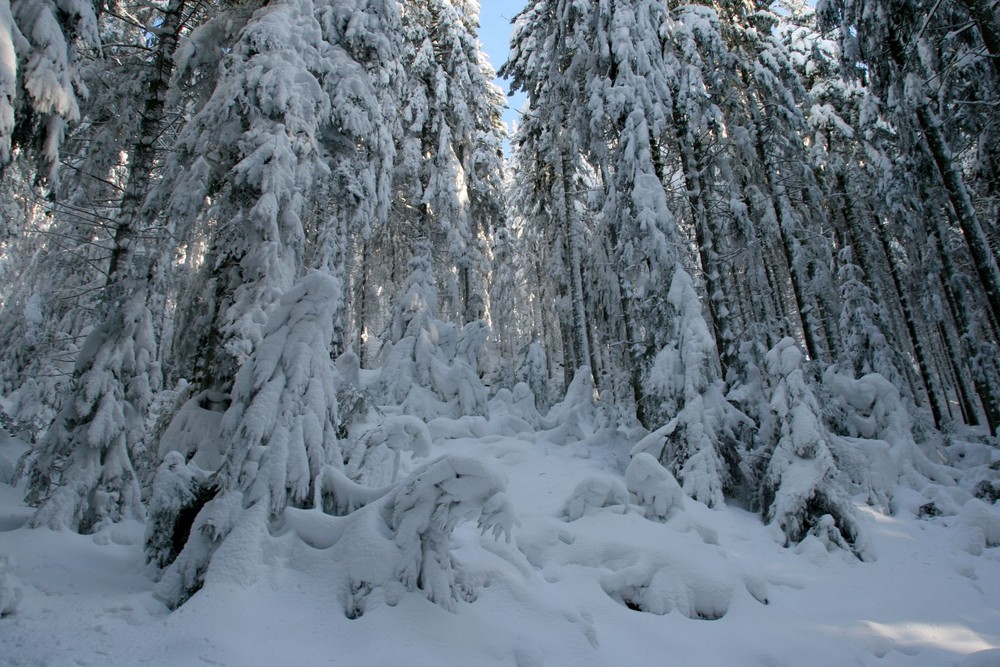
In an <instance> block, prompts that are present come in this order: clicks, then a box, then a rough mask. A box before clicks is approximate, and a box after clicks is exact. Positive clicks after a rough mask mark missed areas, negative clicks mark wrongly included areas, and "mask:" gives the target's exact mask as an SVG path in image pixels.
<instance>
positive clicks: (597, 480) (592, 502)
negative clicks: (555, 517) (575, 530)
mask: <svg viewBox="0 0 1000 667" xmlns="http://www.w3.org/2000/svg"><path fill="white" fill-rule="evenodd" d="M615 505H619V506H621V507H623V508H626V509H627V508H628V489H626V488H625V485H624V484H622V482H621V480H619V479H616V478H614V477H607V476H603V477H596V476H595V477H588V478H587V479H585V480H583V481H582V482H580V483H579V484H577V485H576V487H575V488H574V489H573V492H572V493H571V494H570V496H569V498H567V499H566V503H565V504H564V505H563V510H562V515H563V517H564V518H565V519H566V520H567V521H576V520H577V519H579V518H580V517H583V516H586V515H587V514H590V513H592V512H593V511H595V510H598V509H600V508H602V507H612V506H615Z"/></svg>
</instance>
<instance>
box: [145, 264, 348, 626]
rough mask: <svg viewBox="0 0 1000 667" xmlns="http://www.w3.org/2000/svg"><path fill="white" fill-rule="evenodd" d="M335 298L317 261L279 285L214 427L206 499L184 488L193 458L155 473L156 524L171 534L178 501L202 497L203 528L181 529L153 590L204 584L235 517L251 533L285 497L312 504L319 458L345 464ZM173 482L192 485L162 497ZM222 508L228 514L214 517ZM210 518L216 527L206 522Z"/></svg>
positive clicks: (180, 506)
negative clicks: (214, 461) (284, 287)
mask: <svg viewBox="0 0 1000 667" xmlns="http://www.w3.org/2000/svg"><path fill="white" fill-rule="evenodd" d="M341 298H342V295H341V288H340V285H339V283H338V282H337V280H336V279H335V278H333V277H331V276H329V275H326V274H323V273H320V272H318V271H314V272H311V273H309V274H307V275H306V276H305V277H304V278H302V279H301V280H300V281H298V282H297V283H296V284H295V286H293V287H292V289H290V290H289V291H288V292H286V293H285V294H284V295H282V297H281V300H280V302H279V304H278V306H277V307H276V308H275V309H274V310H273V312H272V314H271V316H270V318H269V319H268V322H267V324H266V326H265V327H264V328H263V330H262V334H263V339H262V341H261V343H260V345H259V346H258V347H257V348H256V349H255V350H254V352H253V353H252V355H251V357H250V359H249V360H248V361H247V363H245V364H244V365H243V366H242V368H240V371H239V373H238V374H237V376H236V380H235V384H234V386H233V391H232V400H231V404H230V407H229V409H228V410H227V411H226V413H225V415H224V416H223V418H222V422H221V428H220V434H219V437H220V440H221V441H222V442H221V445H222V446H221V447H220V449H221V450H222V451H224V452H225V454H224V456H223V459H222V463H221V466H220V467H219V469H218V470H217V471H214V474H213V476H212V479H211V480H210V482H206V483H205V484H203V485H202V486H207V485H210V488H211V490H212V492H213V494H212V497H211V499H210V500H207V499H206V498H204V497H203V496H202V494H200V493H199V492H198V491H197V490H195V489H192V488H191V487H192V486H198V485H197V484H195V485H192V484H191V480H193V479H195V478H196V477H197V476H198V474H197V471H194V470H192V469H191V468H190V466H180V465H177V464H176V463H177V462H174V463H173V464H171V462H170V461H167V463H166V464H165V465H166V466H167V467H166V468H163V469H161V471H160V473H159V474H158V477H157V483H158V484H159V486H158V487H157V488H154V490H153V499H154V500H153V504H154V508H155V509H156V510H157V516H158V517H159V519H158V520H159V521H160V523H161V524H162V526H161V530H163V531H167V532H169V533H170V534H173V532H174V531H175V530H176V529H177V528H176V525H177V522H178V521H180V518H181V514H182V510H184V509H185V508H188V507H191V506H192V504H193V503H194V502H195V501H200V502H202V503H205V504H204V507H202V508H200V511H199V513H198V516H197V517H196V518H195V519H194V522H193V524H192V525H193V526H195V527H200V528H199V529H200V531H201V532H193V531H192V532H191V534H190V535H189V536H187V539H186V540H185V541H184V548H183V550H181V551H180V553H179V554H178V555H177V558H176V560H175V561H173V562H172V563H170V564H169V568H168V569H167V571H166V572H165V573H164V575H163V579H162V580H161V582H160V585H159V589H158V590H159V593H158V594H159V595H160V596H161V597H163V598H164V599H165V600H166V601H167V603H168V604H169V605H170V606H177V605H179V604H181V603H182V602H184V600H186V599H187V598H188V597H190V596H191V595H193V594H194V593H195V592H196V591H197V590H198V589H199V588H200V587H201V585H202V583H203V581H204V575H205V572H206V570H207V568H208V566H209V563H210V561H211V558H212V555H213V554H214V552H215V550H216V549H217V548H219V546H220V545H221V544H222V542H224V540H225V539H226V537H227V536H228V533H229V531H230V530H232V529H233V527H234V526H235V525H236V524H237V523H241V522H242V523H244V524H250V525H257V524H259V525H257V532H255V533H254V534H259V535H263V534H266V532H267V531H266V527H267V525H268V522H269V521H270V520H272V519H276V518H278V517H280V515H281V512H282V510H284V508H285V507H287V506H294V507H310V506H312V505H313V502H314V500H315V494H314V490H315V489H314V481H315V480H316V479H317V478H318V477H319V475H320V474H321V472H322V470H323V468H324V467H325V466H327V465H334V466H335V467H340V466H342V465H343V464H342V455H341V452H340V448H339V445H338V440H337V436H336V427H337V398H336V396H337V388H338V382H337V376H336V369H335V366H334V363H333V361H332V360H331V358H330V343H331V340H332V338H333V322H334V316H335V314H336V311H337V310H338V309H339V308H340V307H341V305H340V304H341ZM213 444H214V443H213ZM178 480H179V481H180V482H183V483H179V481H178ZM178 486H180V487H182V488H186V489H189V491H188V495H189V499H188V500H189V503H177V502H176V501H175V500H174V499H171V498H169V497H167V496H168V495H169V494H170V493H174V492H176V487H178ZM206 500H207V502H206ZM223 509H224V510H225V512H226V516H227V517H228V518H229V522H228V523H226V524H225V525H221V524H217V523H213V521H214V519H213V517H215V516H216V515H217V513H218V512H219V511H221V510H223ZM161 514H162V515H163V516H160V515H161ZM171 518H172V521H171ZM171 523H172V524H173V525H171ZM207 524H212V525H214V526H215V528H214V532H211V533H209V532H208V531H206V530H205V529H204V528H203V526H204V525H207ZM244 530H254V529H253V528H251V527H249V526H244ZM261 531H262V532H261ZM158 539H160V536H159V535H158V534H156V533H153V534H149V535H147V555H148V557H149V558H150V559H151V560H155V561H157V562H158V563H159V564H160V565H161V566H162V565H165V564H168V563H166V560H168V558H167V557H165V556H164V553H165V550H164V547H163V546H162V545H160V544H159V542H158V541H157V540H158Z"/></svg>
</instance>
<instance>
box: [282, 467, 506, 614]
mask: <svg viewBox="0 0 1000 667" xmlns="http://www.w3.org/2000/svg"><path fill="white" fill-rule="evenodd" d="M505 487H506V482H505V481H504V480H503V478H502V477H501V476H500V475H499V474H497V473H496V472H494V471H493V470H491V469H490V468H488V467H487V466H486V465H484V464H483V463H481V462H479V461H477V460H475V459H470V458H465V457H459V456H449V457H442V458H439V459H436V460H434V461H431V462H430V463H427V464H425V465H424V466H421V467H420V468H419V469H417V470H416V471H415V472H414V473H413V474H412V475H411V476H410V477H409V478H407V479H405V480H404V481H403V482H401V483H400V484H399V485H397V486H396V487H394V488H393V489H392V490H390V491H388V492H387V493H385V495H383V496H382V497H381V498H378V499H376V500H373V501H372V502H371V503H370V504H368V505H366V506H365V507H362V508H361V509H359V510H357V511H355V512H353V513H352V514H349V515H347V516H345V517H331V516H328V515H325V514H323V513H322V512H320V511H319V510H297V509H293V508H289V509H286V510H285V519H286V521H287V522H288V524H289V525H290V526H291V527H292V529H293V530H294V531H295V532H296V534H297V535H298V536H299V537H301V538H302V540H303V541H304V542H306V543H307V544H309V545H311V546H313V547H314V548H317V549H323V550H325V552H326V553H327V554H328V556H329V559H330V561H332V562H333V563H335V564H336V567H337V569H338V570H339V572H340V573H341V574H340V576H341V578H340V581H339V583H338V587H339V592H338V597H339V598H340V600H341V602H342V603H343V606H344V613H345V614H346V615H347V616H348V617H349V618H357V617H359V616H361V615H363V614H364V613H366V612H367V611H368V610H369V609H370V608H372V606H374V605H378V604H379V603H384V604H388V605H389V606H395V605H396V604H398V603H399V601H400V600H401V598H402V596H403V594H404V593H406V592H408V591H416V590H420V591H422V592H423V594H424V596H425V597H426V598H427V599H428V600H430V601H431V602H434V603H436V604H438V605H440V606H442V607H444V608H445V609H449V610H451V609H454V605H455V602H456V601H458V600H466V601H470V600H472V599H473V598H474V596H475V592H474V591H473V590H472V589H471V587H469V586H467V585H466V583H465V582H464V581H463V579H462V577H461V574H460V568H459V566H458V563H457V562H456V561H455V559H454V557H453V556H452V554H451V550H450V542H451V533H452V531H453V530H454V529H455V528H456V527H457V526H458V525H459V524H461V523H464V522H466V521H475V522H476V523H477V525H478V527H479V529H480V531H481V532H482V533H491V534H492V535H493V537H494V539H499V538H500V536H505V537H506V538H507V540H509V539H510V534H511V530H512V528H513V526H514V523H515V518H514V514H513V511H512V510H511V507H510V504H509V502H508V501H507V498H506V496H505V495H504V489H505Z"/></svg>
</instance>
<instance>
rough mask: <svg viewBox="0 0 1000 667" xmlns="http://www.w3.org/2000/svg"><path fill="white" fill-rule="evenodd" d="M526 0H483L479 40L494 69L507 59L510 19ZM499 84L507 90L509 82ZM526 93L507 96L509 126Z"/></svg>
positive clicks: (505, 117) (522, 6) (505, 120)
mask: <svg viewBox="0 0 1000 667" xmlns="http://www.w3.org/2000/svg"><path fill="white" fill-rule="evenodd" d="M525 4H527V3H526V2H525V0H481V2H480V10H479V23H480V30H479V40H480V41H481V42H482V43H483V50H484V51H486V53H487V54H488V55H489V57H490V63H491V64H492V65H493V68H494V69H499V68H500V65H502V64H504V62H505V61H506V60H507V51H508V49H509V44H510V33H511V29H512V28H513V26H511V24H510V21H511V19H513V18H514V16H515V15H516V14H517V13H518V12H519V11H521V10H522V9H523V8H524V6H525ZM497 85H498V86H500V87H501V88H503V90H504V92H505V93H506V92H507V83H506V82H505V81H501V80H497ZM524 99H525V98H524V95H522V94H520V93H518V94H517V95H516V96H514V97H512V98H507V104H508V105H509V108H508V109H507V111H506V112H504V115H503V119H504V122H506V123H507V125H508V126H509V125H510V124H511V123H512V122H513V121H514V120H515V119H516V118H517V110H518V109H520V108H521V106H522V105H523V104H524Z"/></svg>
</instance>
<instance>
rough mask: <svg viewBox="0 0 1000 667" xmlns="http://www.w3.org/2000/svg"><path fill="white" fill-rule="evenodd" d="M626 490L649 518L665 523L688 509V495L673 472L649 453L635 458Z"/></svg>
mask: <svg viewBox="0 0 1000 667" xmlns="http://www.w3.org/2000/svg"><path fill="white" fill-rule="evenodd" d="M625 486H627V487H628V490H629V493H630V494H631V495H632V498H633V500H634V501H635V504H636V505H638V506H639V507H642V508H643V511H644V512H645V515H646V518H648V519H655V520H657V521H665V520H666V519H667V518H668V517H669V516H670V514H671V513H672V512H673V510H674V509H677V510H680V509H682V508H683V507H684V491H683V490H682V489H681V486H680V484H678V483H677V480H676V479H674V476H673V475H671V474H670V471H669V470H667V469H666V468H664V467H663V466H661V465H660V463H659V462H658V461H657V460H656V459H655V458H653V457H652V455H650V454H647V453H645V452H640V453H638V454H636V455H635V456H634V457H632V462H631V463H629V465H628V468H627V469H626V470H625Z"/></svg>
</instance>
